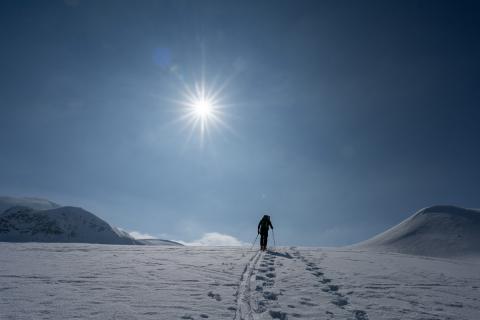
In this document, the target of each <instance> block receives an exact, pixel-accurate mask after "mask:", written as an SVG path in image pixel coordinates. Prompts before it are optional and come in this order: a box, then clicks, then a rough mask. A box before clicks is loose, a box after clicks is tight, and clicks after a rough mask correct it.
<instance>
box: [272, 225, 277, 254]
mask: <svg viewBox="0 0 480 320" xmlns="http://www.w3.org/2000/svg"><path fill="white" fill-rule="evenodd" d="M272 236H273V248H274V249H275V250H277V244H276V243H275V231H273V229H272Z"/></svg>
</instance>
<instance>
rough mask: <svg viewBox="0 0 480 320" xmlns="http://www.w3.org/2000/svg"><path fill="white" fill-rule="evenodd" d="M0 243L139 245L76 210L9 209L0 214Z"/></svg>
mask: <svg viewBox="0 0 480 320" xmlns="http://www.w3.org/2000/svg"><path fill="white" fill-rule="evenodd" d="M0 241H8V242H81V243H103V244H141V243H140V242H138V241H136V240H135V239H133V238H132V237H130V236H129V235H128V234H127V233H125V232H122V231H120V230H118V229H116V228H112V227H111V226H110V225H109V224H108V223H107V222H105V221H104V220H102V219H100V218H99V217H97V216H95V215H94V214H93V213H90V212H88V211H86V210H83V209H82V208H76V207H58V208H54V209H47V210H35V209H32V208H29V207H23V206H15V207H11V208H10V209H7V210H6V211H5V212H3V213H2V214H0Z"/></svg>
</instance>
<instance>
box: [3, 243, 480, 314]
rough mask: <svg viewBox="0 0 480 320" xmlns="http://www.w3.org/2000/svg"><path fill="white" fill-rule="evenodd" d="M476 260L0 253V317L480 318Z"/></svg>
mask: <svg viewBox="0 0 480 320" xmlns="http://www.w3.org/2000/svg"><path fill="white" fill-rule="evenodd" d="M479 267H480V260H478V259H473V260H454V259H437V258H429V257H418V256H408V255H401V254H388V253H374V252H367V251H359V250H350V249H324V248H296V247H290V248H279V249H278V250H276V252H274V251H267V252H260V251H252V250H249V249H248V248H232V247H231V248H205V247H196V248H195V247H150V246H148V247H147V246H111V245H88V244H45V243H43V244H39V243H24V244H13V243H10V244H7V243H0V319H2V320H3V319H12V320H13V319H15V320H17V319H18V320H24V319H25V320H27V319H35V320H36V319H75V318H77V319H152V320H153V319H190V320H192V319H196V320H198V319H234V320H265V319H268V320H270V319H280V320H285V319H347V320H367V319H370V320H374V319H379V320H384V319H385V320H393V319H402V320H403V319H406V320H417V319H429V320H447V319H450V320H454V319H455V320H457V319H458V320H476V319H480V289H479V287H480V274H479V273H478V270H479V269H480V268H479Z"/></svg>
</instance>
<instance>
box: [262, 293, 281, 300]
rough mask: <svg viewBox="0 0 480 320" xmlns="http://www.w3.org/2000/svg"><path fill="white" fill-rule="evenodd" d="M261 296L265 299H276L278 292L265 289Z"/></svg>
mask: <svg viewBox="0 0 480 320" xmlns="http://www.w3.org/2000/svg"><path fill="white" fill-rule="evenodd" d="M263 297H264V298H265V299H267V300H277V299H278V294H276V293H273V292H270V291H266V292H264V293H263Z"/></svg>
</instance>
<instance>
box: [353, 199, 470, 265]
mask: <svg viewBox="0 0 480 320" xmlns="http://www.w3.org/2000/svg"><path fill="white" fill-rule="evenodd" d="M354 247H357V248H370V249H377V250H381V251H391V252H399V253H406V254H414V255H424V256H437V257H454V256H469V255H480V211H479V210H474V209H465V208H460V207H455V206H433V207H429V208H425V209H422V210H420V211H418V212H417V213H415V214H414V215H413V216H411V217H410V218H408V219H406V220H404V221H403V222H401V223H400V224H398V225H396V226H395V227H393V228H391V229H389V230H387V231H385V232H383V233H381V234H379V235H377V236H375V237H373V238H371V239H369V240H367V241H364V242H361V243H359V244H357V245H355V246H354Z"/></svg>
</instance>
